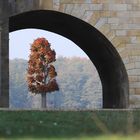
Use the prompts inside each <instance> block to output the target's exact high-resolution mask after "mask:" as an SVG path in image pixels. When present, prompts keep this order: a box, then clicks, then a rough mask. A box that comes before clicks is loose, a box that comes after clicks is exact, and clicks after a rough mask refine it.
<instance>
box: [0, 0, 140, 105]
mask: <svg viewBox="0 0 140 140" xmlns="http://www.w3.org/2000/svg"><path fill="white" fill-rule="evenodd" d="M32 10H55V11H59V12H63V13H66V14H70V15H72V16H75V17H78V18H80V19H82V20H84V21H86V22H88V23H89V24H90V25H92V26H94V27H95V28H97V29H98V30H99V31H100V32H101V33H102V34H104V35H105V37H106V38H108V40H110V41H111V43H112V44H113V46H114V47H115V48H116V50H117V51H118V52H119V54H120V56H121V58H122V60H123V62H124V64H125V67H126V69H127V72H128V77H129V85H130V94H138V95H139V89H140V84H139V82H140V80H139V78H136V77H139V75H140V0H16V1H15V0H4V1H2V0H1V1H0V47H1V48H4V47H6V46H7V45H8V36H7V34H6V32H7V33H8V30H7V31H6V30H5V29H4V28H6V27H4V24H5V23H8V20H5V19H8V16H11V15H16V14H20V13H23V12H27V11H32ZM5 25H6V24H5ZM3 42H4V43H3ZM0 51H2V52H1V53H2V55H1V57H3V60H2V58H1V59H0V60H1V61H0V66H1V65H4V63H5V62H6V61H7V59H8V56H7V54H6V53H7V51H8V48H7V49H5V48H4V50H2V49H0ZM7 62H8V61H7ZM0 70H1V69H0ZM7 72H8V71H7ZM0 73H1V74H3V73H2V71H1V72H0ZM0 77H2V75H0ZM0 80H1V81H2V80H3V79H2V78H1V79H0ZM5 85H6V83H5ZM0 86H3V85H2V84H0ZM6 86H8V85H6ZM1 88H3V87H1ZM1 88H0V89H1ZM3 92H7V91H6V89H3ZM136 104H137V106H139V105H140V103H138V102H137V101H136ZM133 107H134V106H133Z"/></svg>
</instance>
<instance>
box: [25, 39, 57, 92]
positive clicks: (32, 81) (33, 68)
mask: <svg viewBox="0 0 140 140" xmlns="http://www.w3.org/2000/svg"><path fill="white" fill-rule="evenodd" d="M30 50H31V54H30V56H29V61H28V70H27V71H28V75H27V81H28V89H29V91H30V92H32V93H46V92H53V91H55V90H59V87H58V84H57V82H56V80H55V77H56V76H57V73H56V71H55V67H54V66H53V65H50V66H49V64H50V63H52V62H54V61H55V57H56V53H55V51H54V50H52V49H51V48H50V44H49V42H48V41H47V40H46V39H45V38H37V39H36V40H35V41H34V42H33V44H32V45H31V49H30Z"/></svg>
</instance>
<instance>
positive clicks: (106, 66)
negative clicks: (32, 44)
mask: <svg viewBox="0 0 140 140" xmlns="http://www.w3.org/2000/svg"><path fill="white" fill-rule="evenodd" d="M26 28H38V29H43V30H48V31H51V32H55V33H58V34H60V35H62V36H64V37H67V38H68V39H70V40H72V41H73V42H74V43H76V44H77V45H78V46H79V47H80V48H81V49H82V50H83V51H84V52H85V53H86V54H87V55H88V56H89V58H90V59H91V61H92V62H93V64H94V65H95V67H96V69H97V71H98V73H99V76H100V79H101V82H102V87H103V108H127V107H128V105H129V99H128V98H129V91H128V90H129V85H128V76H127V72H126V69H125V66H124V64H123V62H122V60H121V57H120V56H119V54H118V52H117V51H116V49H115V48H114V47H113V45H112V44H111V43H110V41H109V40H108V39H107V38H106V37H105V36H104V35H103V34H101V33H100V32H99V31H98V30H97V29H95V28H94V27H93V26H91V25H90V24H88V23H86V22H84V21H82V20H80V19H78V18H76V17H73V16H70V15H67V14H64V13H60V12H56V11H49V10H37V11H30V12H25V13H22V14H18V15H15V16H11V17H10V19H9V31H10V32H12V31H15V30H19V29H26Z"/></svg>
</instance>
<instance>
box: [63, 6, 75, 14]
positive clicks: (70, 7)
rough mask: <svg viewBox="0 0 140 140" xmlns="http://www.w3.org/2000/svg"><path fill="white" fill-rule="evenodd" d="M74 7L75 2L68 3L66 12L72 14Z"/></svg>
mask: <svg viewBox="0 0 140 140" xmlns="http://www.w3.org/2000/svg"><path fill="white" fill-rule="evenodd" d="M73 8H74V4H67V5H66V6H65V13H67V14H70V15H71V13H72V10H73Z"/></svg>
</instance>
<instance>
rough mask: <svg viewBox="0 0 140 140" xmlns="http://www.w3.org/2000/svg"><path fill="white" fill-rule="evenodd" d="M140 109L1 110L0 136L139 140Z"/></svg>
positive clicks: (17, 139)
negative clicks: (76, 110)
mask: <svg viewBox="0 0 140 140" xmlns="http://www.w3.org/2000/svg"><path fill="white" fill-rule="evenodd" d="M139 132H140V110H133V111H132V110H130V111H125V110H121V111H119V110H114V111H111V110H103V111H79V112H75V111H8V110H7V111H0V140H6V139H11V140H24V139H26V140H33V139H38V140H40V139H44V140H139V139H140V134H139Z"/></svg>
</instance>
